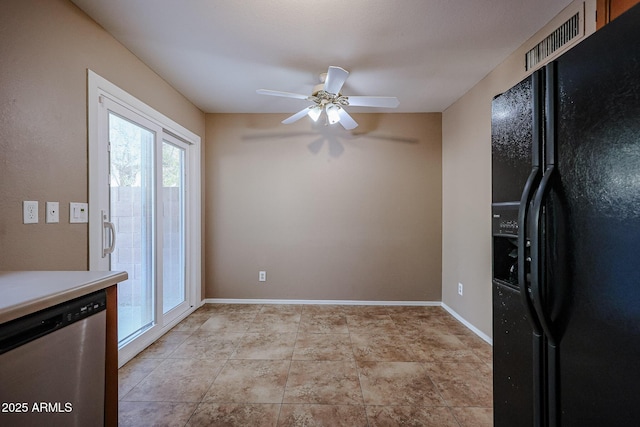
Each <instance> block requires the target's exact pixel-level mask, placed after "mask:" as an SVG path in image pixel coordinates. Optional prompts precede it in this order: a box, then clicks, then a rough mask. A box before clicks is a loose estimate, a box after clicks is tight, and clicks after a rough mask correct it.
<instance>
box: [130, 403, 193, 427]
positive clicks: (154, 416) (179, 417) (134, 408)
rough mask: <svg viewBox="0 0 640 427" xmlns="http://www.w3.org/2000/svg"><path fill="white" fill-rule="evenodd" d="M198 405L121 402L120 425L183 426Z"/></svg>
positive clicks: (133, 426)
mask: <svg viewBox="0 0 640 427" xmlns="http://www.w3.org/2000/svg"><path fill="white" fill-rule="evenodd" d="M197 406H198V404H197V403H183V402H120V403H119V404H118V425H119V426H120V427H138V426H143V425H144V426H183V425H185V424H186V422H187V421H188V420H189V418H190V417H191V414H193V412H194V411H195V409H196V407H197Z"/></svg>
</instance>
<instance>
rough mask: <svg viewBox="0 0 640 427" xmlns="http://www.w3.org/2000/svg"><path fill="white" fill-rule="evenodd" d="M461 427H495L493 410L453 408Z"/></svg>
mask: <svg viewBox="0 0 640 427" xmlns="http://www.w3.org/2000/svg"><path fill="white" fill-rule="evenodd" d="M451 411H452V412H453V415H455V417H456V419H457V420H458V423H459V424H460V427H493V409H492V408H451Z"/></svg>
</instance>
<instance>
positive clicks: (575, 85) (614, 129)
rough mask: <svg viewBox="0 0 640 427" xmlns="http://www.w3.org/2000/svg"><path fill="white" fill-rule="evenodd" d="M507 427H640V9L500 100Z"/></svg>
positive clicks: (496, 249) (498, 411)
mask: <svg viewBox="0 0 640 427" xmlns="http://www.w3.org/2000/svg"><path fill="white" fill-rule="evenodd" d="M492 168H493V170H492V174H493V180H492V202H493V203H492V216H493V218H492V233H493V345H494V349H493V351H494V390H493V392H494V425H495V427H518V426H527V427H529V426H535V427H539V426H542V427H554V426H562V427H569V426H579V427H588V426H598V427H602V426H616V427H621V426H640V7H638V6H636V7H634V8H632V9H630V10H629V11H628V12H626V13H625V14H623V15H622V16H621V17H619V18H617V19H616V20H614V21H613V22H612V23H610V24H609V25H607V26H605V27H604V28H603V29H601V30H599V31H597V32H596V33H595V34H593V35H591V36H590V37H588V38H586V39H585V40H584V41H582V42H581V43H580V44H579V45H577V46H575V47H574V48H573V49H571V50H569V51H568V52H566V53H565V54H563V55H562V56H560V57H559V58H558V59H557V60H555V61H553V62H552V63H550V64H549V65H547V66H546V67H544V68H543V69H541V70H539V71H537V72H535V73H534V74H532V75H531V76H530V77H528V78H527V79H525V80H524V81H522V82H520V83H519V84H518V85H516V86H514V87H513V88H511V89H510V90H508V91H506V92H504V93H503V94H500V95H498V96H497V97H496V98H495V99H494V101H493V105H492Z"/></svg>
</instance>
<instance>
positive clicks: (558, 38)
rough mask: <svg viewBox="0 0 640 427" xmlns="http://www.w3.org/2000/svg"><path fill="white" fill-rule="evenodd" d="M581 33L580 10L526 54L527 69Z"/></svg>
mask: <svg viewBox="0 0 640 427" xmlns="http://www.w3.org/2000/svg"><path fill="white" fill-rule="evenodd" d="M579 35H580V12H578V13H576V14H575V15H573V16H572V17H571V18H569V19H568V20H567V21H566V22H565V23H564V24H562V25H560V26H559V27H558V28H557V29H556V30H555V31H554V32H553V33H551V34H549V35H548V36H547V37H546V38H545V39H544V40H542V41H541V42H540V43H538V44H537V45H535V46H534V47H533V49H531V50H530V51H528V52H527V53H526V54H525V69H526V70H527V71H529V70H530V69H532V68H533V67H535V66H536V65H538V64H539V63H540V62H542V61H543V60H544V59H545V58H547V57H549V56H550V55H552V54H553V53H554V52H556V51H557V50H558V49H560V48H561V47H562V46H564V45H566V44H567V43H569V42H570V41H571V40H573V39H574V38H576V37H577V36H579Z"/></svg>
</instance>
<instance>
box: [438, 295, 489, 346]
mask: <svg viewBox="0 0 640 427" xmlns="http://www.w3.org/2000/svg"><path fill="white" fill-rule="evenodd" d="M441 305H442V308H444V309H445V310H447V311H448V312H449V314H451V315H452V316H453V317H455V318H456V319H457V320H458V321H459V322H460V323H462V324H463V325H464V326H466V327H467V328H468V329H469V330H470V331H471V332H473V333H474V334H476V335H477V336H479V337H480V338H482V339H483V340H484V341H486V342H488V343H489V344H491V345H493V340H492V339H491V337H490V336H488V335H487V334H485V333H484V332H482V331H481V330H480V329H478V328H476V327H475V326H473V325H472V324H471V323H469V322H468V321H467V320H466V319H465V318H464V317H462V316H460V315H459V314H458V313H456V312H455V311H454V310H453V309H452V308H451V307H449V306H448V305H447V304H445V303H441Z"/></svg>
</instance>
